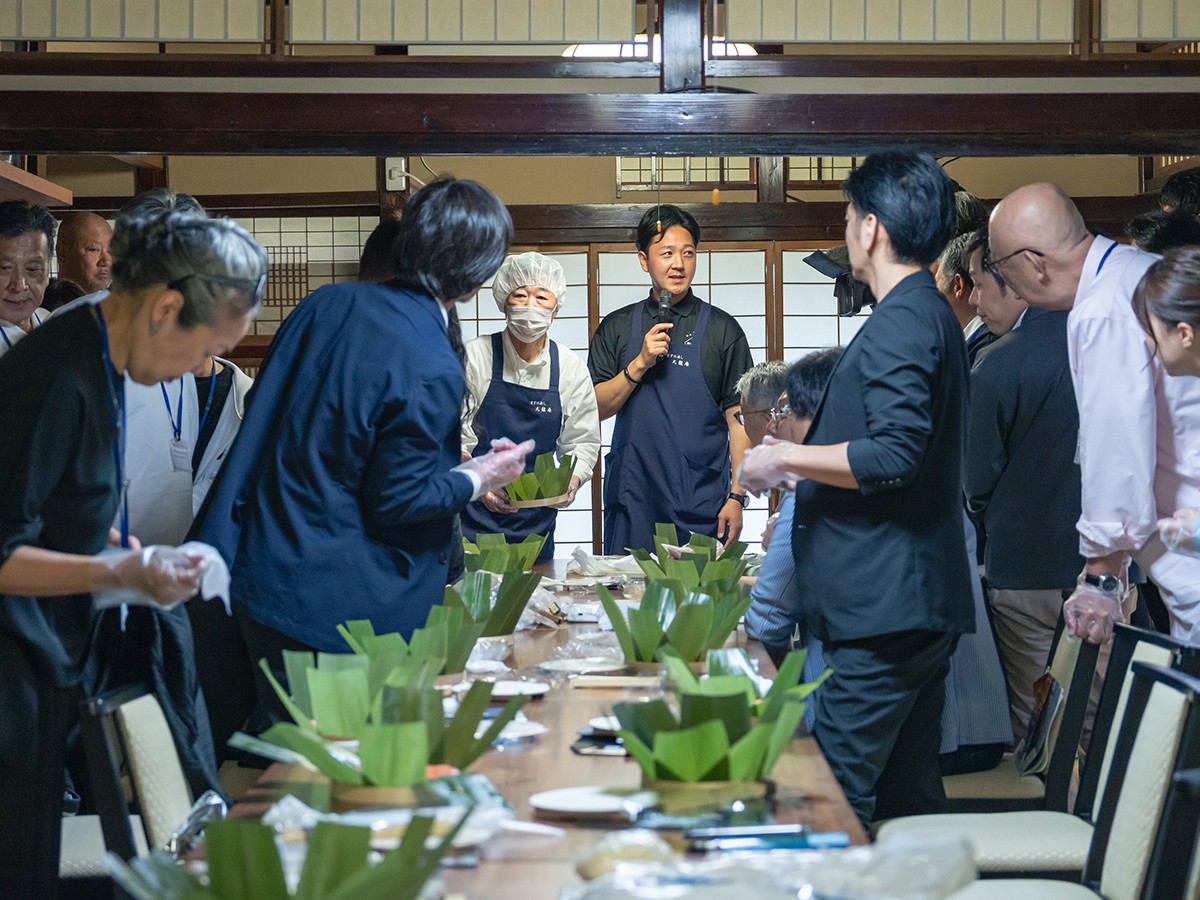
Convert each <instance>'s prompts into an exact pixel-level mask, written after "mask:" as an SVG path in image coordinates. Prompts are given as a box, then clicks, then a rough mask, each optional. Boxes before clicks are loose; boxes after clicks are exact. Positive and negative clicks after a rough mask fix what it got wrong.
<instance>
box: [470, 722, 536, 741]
mask: <svg viewBox="0 0 1200 900" xmlns="http://www.w3.org/2000/svg"><path fill="white" fill-rule="evenodd" d="M491 727H492V723H491V722H489V721H487V720H486V719H485V720H484V721H482V722H480V723H479V727H478V728H477V729H476V730H475V737H477V738H481V737H483V735H484V732H486V731H487V730H488V729H489V728H491ZM549 730H550V729H549V728H547V727H546V726H545V725H543V724H542V723H541V722H531V721H529V720H528V719H524V720H521V721H512V722H509V723H508V724H507V725H505V726H504V728H503V729H501V731H500V737H499V738H497V740H501V741H519V740H521V739H522V738H531V737H537V736H538V735H540V734H545V733H546V732H547V731H549Z"/></svg>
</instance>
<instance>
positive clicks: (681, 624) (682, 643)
mask: <svg viewBox="0 0 1200 900" xmlns="http://www.w3.org/2000/svg"><path fill="white" fill-rule="evenodd" d="M712 624H713V605H712V604H711V603H684V604H683V605H682V606H680V607H679V608H678V609H677V610H676V611H675V617H674V619H673V620H672V622H671V625H670V627H669V628H667V632H666V636H667V643H668V644H670V645H671V646H672V647H674V648H675V649H676V650H677V651H679V655H680V656H682V657H683V658H684V659H685V660H688V661H689V662H694V661H696V660H699V659H701V658H703V656H704V651H706V650H707V649H708V640H709V634H710V633H711V632H712Z"/></svg>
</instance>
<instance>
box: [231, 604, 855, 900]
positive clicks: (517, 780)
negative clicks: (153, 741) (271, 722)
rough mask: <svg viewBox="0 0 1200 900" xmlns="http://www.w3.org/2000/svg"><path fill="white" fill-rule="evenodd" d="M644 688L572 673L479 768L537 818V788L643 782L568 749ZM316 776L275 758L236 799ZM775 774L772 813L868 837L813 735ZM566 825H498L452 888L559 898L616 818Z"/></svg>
mask: <svg viewBox="0 0 1200 900" xmlns="http://www.w3.org/2000/svg"><path fill="white" fill-rule="evenodd" d="M594 627H595V626H583V625H580V626H575V625H567V626H563V627H561V628H559V629H558V630H557V631H547V630H539V631H536V632H521V633H519V634H517V635H516V638H515V642H514V647H513V655H514V657H515V663H516V667H517V668H522V667H526V666H531V665H534V664H536V663H538V662H541V661H543V660H546V659H548V658H550V657H551V656H553V654H554V652H555V650H556V648H557V647H559V646H560V645H562V644H564V643H565V642H567V641H568V640H570V638H571V637H572V636H574V635H576V634H578V632H579V630H580V629H585V628H594ZM739 642H740V643H742V644H743V645H744V646H746V647H747V649H748V650H749V651H750V652H751V655H752V656H754V657H755V658H757V659H758V660H759V665H760V669H761V670H762V671H763V672H770V671H773V666H772V665H771V663H770V661H769V660H768V659H767V657H766V654H765V653H764V652H763V651H762V648H761V645H759V644H758V643H757V642H755V641H746V640H745V638H744V636H741V635H739ZM646 695H647V692H646V691H645V690H634V689H622V688H607V687H605V688H579V687H573V686H572V682H571V681H564V682H563V683H561V684H558V685H556V686H555V687H554V688H553V689H552V690H551V691H549V692H548V693H547V694H546V695H545V696H543V697H541V698H538V699H533V700H530V701H529V702H528V703H526V704H525V708H524V711H525V715H526V716H527V717H528V718H529V719H531V720H533V721H535V722H540V723H542V724H543V725H545V726H546V727H547V728H548V729H549V731H548V733H547V734H544V735H542V736H541V737H539V738H537V739H535V740H533V741H525V742H521V743H520V744H518V745H515V746H512V745H509V746H505V747H501V748H496V749H494V750H492V751H491V752H490V753H488V754H486V755H485V756H484V757H483V758H482V759H480V760H479V762H478V763H476V765H475V766H474V767H473V769H472V771H478V772H482V773H484V774H485V775H487V776H488V778H490V779H491V781H492V782H493V783H494V784H495V785H496V787H497V788H499V789H500V792H501V793H502V794H503V795H504V797H505V798H506V799H507V800H508V801H509V802H510V803H511V804H512V806H513V807H514V809H515V810H516V814H517V816H518V818H520V819H525V820H535V821H536V820H538V817H537V814H536V813H535V812H534V811H533V809H532V808H531V807H530V805H529V798H530V796H532V795H533V794H536V793H538V792H539V791H545V790H550V789H553V788H560V787H575V786H583V785H602V786H604V787H613V788H636V787H637V786H638V785H639V783H640V779H641V770H640V769H639V768H638V766H637V764H636V763H634V762H633V761H632V760H631V759H627V758H619V757H618V758H612V757H597V756H580V755H578V754H576V753H574V752H573V751H572V750H571V749H570V746H571V743H572V742H573V741H574V740H575V738H576V737H577V735H576V732H577V731H578V729H580V728H583V727H584V726H585V725H587V723H588V720H589V719H591V718H593V717H595V716H600V715H607V714H608V712H609V711H610V710H611V708H612V705H613V704H614V703H616V702H619V701H621V700H636V699H642V698H644V697H646ZM320 777H321V776H313V775H311V774H310V773H306V772H304V771H303V770H298V769H296V768H295V767H289V766H285V765H282V764H277V765H274V766H272V767H271V768H269V769H267V771H266V772H265V773H264V775H263V778H261V779H260V780H259V782H258V784H257V786H256V787H255V789H253V790H252V791H251V793H250V794H249V795H248V796H247V797H246V800H245V801H243V802H242V803H240V804H238V805H237V806H235V807H234V814H235V815H238V816H257V815H261V814H262V812H263V811H264V810H265V808H266V806H267V805H269V803H270V802H273V801H274V800H275V799H277V798H278V797H280V796H282V794H283V793H286V792H287V791H288V790H289V789H290V788H292V787H295V786H296V783H297V782H306V781H307V782H311V781H312V780H314V779H319V778H320ZM772 780H773V781H774V782H775V783H776V785H777V788H776V794H775V806H774V813H775V817H776V819H777V820H778V821H780V822H788V823H793V822H795V823H805V824H808V825H810V826H812V828H813V830H814V831H821V832H825V831H844V832H846V833H847V834H848V835H849V836H850V841H851V843H852V844H865V843H866V842H867V836H866V834H865V832H864V831H863V829H862V826H861V825H860V824H859V821H858V819H857V817H856V816H855V815H854V812H853V811H852V810H851V808H850V805H849V804H848V803H847V802H846V798H845V797H844V796H843V794H842V791H841V788H840V787H839V786H838V783H837V781H836V780H835V779H834V777H833V774H832V772H831V771H830V770H829V766H828V765H827V764H826V762H825V759H824V758H823V757H822V755H821V751H820V749H819V748H818V747H817V745H816V742H815V741H813V740H812V738H798V739H796V740H794V741H793V742H792V744H791V746H790V747H789V748H788V750H787V751H786V752H785V753H784V755H783V756H782V758H781V759H780V761H779V763H778V765H777V766H776V767H775V770H774V772H773V773H772ZM548 824H554V825H556V826H558V827H560V828H562V829H563V830H564V832H565V833H564V834H563V835H562V836H561V837H545V836H534V835H529V834H518V833H511V832H507V831H501V832H499V833H498V834H497V835H496V836H495V837H494V838H493V839H492V840H490V841H488V842H487V843H486V844H485V845H484V846H483V847H482V848H481V863H480V865H479V866H478V867H476V868H473V869H449V870H446V872H445V879H446V884H447V889H448V891H449V892H451V893H458V894H462V895H464V896H466V897H469V898H473V900H474V898H488V900H509V898H512V900H543V898H544V900H554V898H557V897H558V896H559V892H560V891H561V890H562V888H563V887H564V886H566V885H569V884H572V883H574V882H577V881H578V880H579V879H578V876H577V875H576V874H575V863H576V861H577V860H578V859H579V857H580V856H582V855H583V854H584V853H585V852H586V851H587V850H588V849H589V848H590V847H591V846H592V845H594V844H595V843H596V841H597V840H599V838H600V837H602V836H603V834H604V833H605V831H607V830H608V829H610V828H613V827H616V826H614V825H611V824H609V825H605V826H597V825H585V824H579V823H573V822H564V821H553V822H552V823H549V822H548Z"/></svg>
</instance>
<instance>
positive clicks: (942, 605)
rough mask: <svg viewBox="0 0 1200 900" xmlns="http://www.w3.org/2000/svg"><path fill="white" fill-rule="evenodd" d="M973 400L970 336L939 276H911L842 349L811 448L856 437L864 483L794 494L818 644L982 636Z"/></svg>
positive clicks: (807, 485)
mask: <svg viewBox="0 0 1200 900" xmlns="http://www.w3.org/2000/svg"><path fill="white" fill-rule="evenodd" d="M966 401H967V351H966V348H965V347H964V345H963V338H962V329H961V328H960V327H959V325H958V321H957V320H956V319H955V317H954V313H953V312H952V311H951V309H950V306H949V304H947V303H946V299H945V297H943V296H942V295H941V294H940V293H939V292H938V290H937V287H936V285H935V284H934V280H933V276H932V275H930V274H929V273H928V272H926V271H921V272H917V273H914V274H912V275H910V276H908V277H907V278H905V279H904V280H903V281H901V282H900V283H899V284H898V285H896V287H895V288H893V289H892V290H891V291H890V292H889V293H888V295H887V296H886V297H885V298H884V299H883V300H882V301H881V302H880V303H879V304H878V305H877V306H876V307H875V311H874V312H872V313H871V316H870V317H869V318H868V319H867V321H866V322H865V323H864V325H863V327H862V329H861V330H860V331H859V333H858V335H857V336H856V337H855V338H854V340H853V341H851V342H850V345H849V346H848V347H847V348H846V352H845V353H844V354H843V355H842V358H841V360H840V361H839V362H838V364H837V367H836V368H835V369H834V371H833V375H832V377H831V378H830V381H829V386H828V387H827V388H826V390H825V396H824V397H823V398H822V400H821V403H820V405H819V406H818V407H817V411H816V414H815V415H814V418H813V424H812V427H811V428H810V429H809V432H808V438H807V440H806V441H805V443H808V444H840V443H843V442H847V441H848V442H849V450H848V454H849V458H850V468H851V470H852V471H853V472H854V476H855V478H856V479H857V481H858V484H859V488H858V490H846V489H843V488H835V487H830V486H828V485H822V484H818V483H817V482H815V481H801V482H800V483H799V485H798V486H797V488H796V526H795V529H794V531H793V535H792V547H793V550H794V552H795V557H796V578H797V582H798V584H799V586H800V593H801V595H802V596H804V597H806V598H808V601H807V603H808V609H807V610H806V618H807V619H808V624H809V627H810V628H811V629H812V631H813V633H814V634H816V636H817V637H819V638H821V639H822V640H825V641H849V640H858V639H862V638H868V637H875V636H878V635H884V634H892V633H896V632H902V631H912V630H917V629H925V630H932V631H942V632H953V633H958V634H963V633H967V632H970V631H973V630H974V610H973V606H972V600H971V578H972V574H971V570H970V566H969V565H968V561H967V551H966V538H965V535H964V532H963V510H962V487H961V478H962V452H963V440H964V432H965V426H966V422H965V418H966Z"/></svg>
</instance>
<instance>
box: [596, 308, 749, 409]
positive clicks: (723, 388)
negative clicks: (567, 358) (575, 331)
mask: <svg viewBox="0 0 1200 900" xmlns="http://www.w3.org/2000/svg"><path fill="white" fill-rule="evenodd" d="M701 302H703V301H701V300H700V298H699V297H697V296H696V295H695V294H693V293H692V292H691V290H689V291H688V293H687V296H686V297H684V298H683V299H682V300H680V301H679V302H678V303H676V304H675V305H674V306H672V307H671V321H672V322H673V323H674V324H675V327H674V328H672V329H671V340H672V341H673V342H674V341H686V340H687V339H688V338H689V337H690V336H691V335H692V334H693V333H694V332H695V330H696V323H697V321H698V320H699V311H700V303H701ZM640 303H641V305H642V306H643V307H644V309H643V313H642V329H641V331H640V332H638V333H637V334H631V333H630V330H631V328H632V327H635V326H633V323H632V321H631V320H632V318H633V310H634V309H635V308H636V307H637V306H638V305H639V304H637V303H631V304H630V305H629V306H624V307H622V308H621V309H618V310H617V311H616V312H614V313H609V314H608V315H607V316H605V317H604V320H603V321H602V322H601V323H600V327H598V328H597V329H596V334H595V336H594V337H593V338H592V344H591V347H589V348H588V370H589V371H590V372H591V373H592V384H600V383H602V382H605V381H608V380H610V379H612V378H615V377H616V376H617V375H619V374H620V373H621V370H622V369H623V368H624V367H625V366H626V365H627V364H628V363H630V362H631V361H632V360H633V358H634V357H635V356H637V355H638V353H640V352H641V349H642V341H643V340H644V339H645V337H646V332H648V331H649V330H650V329H651V328H653V327H654V326H655V325H657V324H658V323H659V322H660V321H661V319H660V318H659V314H658V299H657V297H656V296H655V294H654V292H653V291H652V292H651V293H650V294H649V295H648V296H647V297H646V299H645V300H642V301H640ZM709 305H710V306H712V305H711V304H709ZM701 340H702V343H701V346H700V370H701V373H702V374H703V376H704V383H705V384H706V385H707V386H708V392H709V393H710V394H712V398H713V400H714V401H715V402H716V404H717V406H718V407H719V408H720V409H721V410H722V411H724V410H727V409H729V408H730V407H732V406H737V405H738V403H739V402H740V399H739V397H738V392H737V383H738V379H739V378H741V377H742V375H744V374H745V373H746V371H747V370H749V369H750V368H752V367H753V366H754V359H753V358H752V357H751V355H750V344H749V343H748V342H747V340H746V334H745V332H743V331H742V326H741V325H739V324H738V322H737V319H735V318H734V317H733V316H731V315H730V314H729V313H727V312H725V311H724V310H723V309H718V308H717V307H715V306H712V312H711V314H710V315H709V317H708V328H706V329H705V331H704V336H703V338H702V339H701ZM657 368H658V366H655V367H654V368H653V369H651V370H650V371H649V372H647V373H646V374H647V376H648V377H649V376H651V375H652V373H653V372H654V371H655V369H657Z"/></svg>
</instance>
